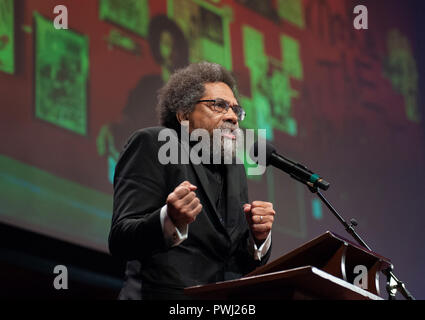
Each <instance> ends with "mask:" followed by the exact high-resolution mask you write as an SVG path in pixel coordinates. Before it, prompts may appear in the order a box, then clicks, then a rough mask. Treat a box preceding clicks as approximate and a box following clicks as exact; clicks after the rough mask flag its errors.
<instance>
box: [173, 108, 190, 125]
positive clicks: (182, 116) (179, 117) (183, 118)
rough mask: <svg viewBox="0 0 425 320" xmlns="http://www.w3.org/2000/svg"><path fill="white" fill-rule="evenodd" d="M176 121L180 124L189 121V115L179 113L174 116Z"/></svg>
mask: <svg viewBox="0 0 425 320" xmlns="http://www.w3.org/2000/svg"><path fill="white" fill-rule="evenodd" d="M176 117H177V121H178V122H180V123H182V122H183V121H189V114H186V113H183V112H181V111H179V112H177V114H176Z"/></svg>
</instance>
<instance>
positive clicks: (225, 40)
mask: <svg viewBox="0 0 425 320" xmlns="http://www.w3.org/2000/svg"><path fill="white" fill-rule="evenodd" d="M167 3H168V7H167V10H168V16H169V17H170V18H171V19H173V20H175V21H176V23H177V24H178V25H179V27H180V28H181V29H182V30H183V33H184V35H185V36H186V39H188V41H189V51H190V61H191V62H197V61H201V60H207V61H211V62H216V63H219V64H221V65H223V66H224V67H226V68H227V69H228V70H232V52H231V45H230V27H229V24H230V21H231V18H232V11H231V8H228V7H223V8H217V7H216V6H214V5H212V4H211V3H208V2H206V1H201V0H191V1H188V0H168V2H167Z"/></svg>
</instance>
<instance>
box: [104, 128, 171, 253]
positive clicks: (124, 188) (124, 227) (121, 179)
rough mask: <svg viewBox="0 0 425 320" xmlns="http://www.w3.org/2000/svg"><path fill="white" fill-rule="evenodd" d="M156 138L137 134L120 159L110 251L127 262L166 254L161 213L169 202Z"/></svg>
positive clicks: (116, 173)
mask: <svg viewBox="0 0 425 320" xmlns="http://www.w3.org/2000/svg"><path fill="white" fill-rule="evenodd" d="M158 145H159V143H158V141H157V137H156V135H155V134H154V133H153V132H151V131H147V130H141V131H137V132H136V133H135V134H133V136H132V137H131V138H130V139H129V141H128V142H127V144H126V146H125V147H124V150H123V152H122V153H121V155H120V158H119V159H118V163H117V166H116V168H115V176H114V206H113V216H112V225H111V230H110V234H109V250H110V252H111V254H112V255H114V256H117V257H119V258H122V259H124V260H134V259H143V257H146V256H149V255H152V254H154V253H155V252H159V251H162V250H166V248H167V246H166V244H165V240H164V236H163V232H162V228H161V222H160V211H161V208H162V207H163V206H164V204H165V202H166V197H167V195H166V193H167V188H166V181H165V176H166V175H165V174H164V171H165V166H163V165H161V164H160V163H159V161H158V152H157V151H158Z"/></svg>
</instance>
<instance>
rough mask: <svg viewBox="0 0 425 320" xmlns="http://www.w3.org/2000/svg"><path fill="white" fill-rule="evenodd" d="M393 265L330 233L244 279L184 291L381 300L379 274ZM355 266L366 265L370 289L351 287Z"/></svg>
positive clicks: (225, 296) (205, 295)
mask: <svg viewBox="0 0 425 320" xmlns="http://www.w3.org/2000/svg"><path fill="white" fill-rule="evenodd" d="M390 264H391V263H390V261H389V260H388V259H387V258H384V257H382V256H380V255H378V254H376V253H373V252H371V251H369V250H367V249H365V248H363V247H361V246H359V245H357V244H355V243H352V242H351V241H348V240H346V239H344V238H343V237H340V236H338V235H336V234H334V233H332V232H329V231H327V232H326V233H324V234H323V235H321V236H319V237H317V238H315V239H313V240H311V241H309V242H307V243H306V244H304V245H302V246H301V247H299V248H297V249H295V250H293V251H291V252H289V253H288V254H286V255H284V256H282V257H280V258H278V259H276V260H274V261H272V262H270V263H268V264H266V265H264V266H262V267H259V268H257V269H256V270H254V271H253V272H251V273H249V274H247V275H246V276H245V277H243V278H241V279H237V280H230V281H223V282H218V283H213V284H207V285H203V286H195V287H189V288H186V289H185V294H186V295H188V296H190V297H193V298H196V299H204V300H209V299H217V300H232V299H245V300H272V299H273V300H276V299H279V300H281V299H290V300H300V299H335V300H348V299H349V300H353V299H355V300H364V299H365V300H368V299H371V300H380V299H382V298H381V297H380V296H379V295H380V293H379V272H380V271H381V270H383V269H386V268H387V267H389V266H390ZM356 266H364V267H366V268H367V279H368V281H367V282H368V283H367V285H368V286H367V289H362V288H360V287H358V286H355V285H353V281H354V279H355V277H356V276H357V275H358V273H355V267H356ZM356 272H358V271H356Z"/></svg>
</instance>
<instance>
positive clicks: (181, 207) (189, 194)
mask: <svg viewBox="0 0 425 320" xmlns="http://www.w3.org/2000/svg"><path fill="white" fill-rule="evenodd" d="M196 189H197V187H196V186H194V185H193V184H191V183H190V182H189V181H184V182H182V183H181V184H180V185H178V186H177V187H176V188H175V189H174V191H173V192H171V193H170V194H169V195H168V197H167V213H168V216H169V217H170V219H171V221H173V223H174V225H175V226H176V227H177V228H179V229H180V228H182V227H184V226H185V225H188V224H190V223H192V222H193V221H195V220H196V216H197V215H198V214H199V213H200V212H201V211H202V204H201V202H200V200H199V198H198V197H197V196H196V194H195V192H194V191H195V190H196Z"/></svg>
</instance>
